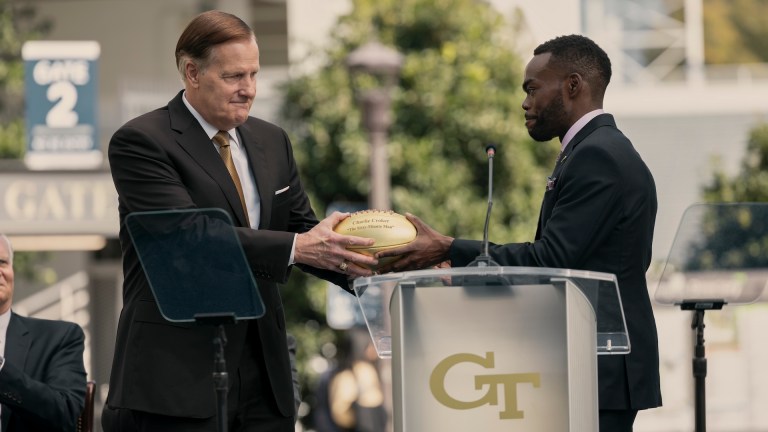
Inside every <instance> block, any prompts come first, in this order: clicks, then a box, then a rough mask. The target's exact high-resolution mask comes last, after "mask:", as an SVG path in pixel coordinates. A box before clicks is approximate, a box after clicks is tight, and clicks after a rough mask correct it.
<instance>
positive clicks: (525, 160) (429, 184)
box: [282, 0, 559, 387]
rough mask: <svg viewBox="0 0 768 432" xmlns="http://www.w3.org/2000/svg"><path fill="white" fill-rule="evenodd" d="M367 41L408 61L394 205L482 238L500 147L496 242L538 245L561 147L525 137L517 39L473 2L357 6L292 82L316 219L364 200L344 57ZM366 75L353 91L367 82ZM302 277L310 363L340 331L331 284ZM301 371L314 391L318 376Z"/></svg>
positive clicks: (293, 317)
mask: <svg viewBox="0 0 768 432" xmlns="http://www.w3.org/2000/svg"><path fill="white" fill-rule="evenodd" d="M371 40H378V41H379V42H381V43H383V44H385V45H389V46H392V47H394V48H396V49H397V50H399V51H400V52H401V53H402V54H403V55H404V64H403V68H402V71H401V74H400V79H399V82H398V84H397V86H396V89H395V90H394V92H393V108H392V110H393V125H392V127H391V129H390V134H389V143H388V147H387V148H388V153H389V164H390V170H391V181H392V193H391V200H392V206H393V209H394V210H395V211H398V212H401V213H404V212H411V213H414V214H416V215H418V216H420V217H421V218H423V219H424V220H425V221H426V222H427V223H429V224H430V225H432V226H434V227H435V228H436V229H438V230H440V231H441V232H444V233H446V234H450V235H455V236H461V237H465V238H481V237H482V230H483V225H484V220H485V211H486V198H487V187H488V180H487V158H486V155H485V151H484V150H485V145H486V144H487V143H490V142H493V143H498V144H499V153H498V155H497V157H496V158H495V161H494V183H495V191H494V207H493V213H492V218H491V225H490V227H491V228H490V238H491V240H492V241H493V240H495V241H497V242H509V241H525V240H530V239H532V238H533V236H534V233H535V229H536V221H537V219H538V209H539V206H540V203H541V198H542V195H543V192H544V190H545V182H546V177H547V175H549V173H550V170H551V168H552V165H553V163H554V158H555V155H556V153H557V151H558V150H559V149H558V147H557V145H554V144H553V145H546V144H541V143H535V142H533V141H532V140H531V139H530V138H529V137H528V135H527V132H526V131H525V128H524V125H523V111H522V109H521V108H520V105H521V103H522V100H523V98H524V95H523V93H522V90H521V84H522V70H523V63H522V62H521V61H520V59H519V57H518V56H517V55H516V54H515V53H514V52H513V50H512V47H513V42H514V34H512V30H511V26H510V25H509V24H507V23H505V22H504V19H503V17H502V16H501V15H500V14H499V13H498V12H497V11H496V10H495V9H493V8H492V7H490V6H489V5H488V4H486V3H485V2H482V1H477V0H354V1H353V10H352V12H351V13H350V14H349V15H347V16H344V17H342V18H341V19H340V21H339V22H338V24H337V25H336V26H335V28H334V31H333V35H332V41H333V42H332V46H331V47H330V48H329V49H328V50H327V51H324V52H318V53H316V55H319V56H322V57H321V58H322V59H323V61H324V66H323V67H322V68H321V69H319V70H318V71H316V72H314V73H312V74H309V75H306V76H301V77H298V78H296V79H293V80H291V81H290V82H288V83H287V85H286V86H285V88H284V92H285V103H284V106H283V109H282V114H283V117H284V123H283V124H284V126H286V129H287V130H288V131H289V132H290V133H291V135H292V136H291V138H292V141H293V144H294V148H295V154H296V159H297V163H298V164H299V170H300V172H301V173H302V178H303V181H304V185H305V187H306V188H307V191H308V193H309V195H310V198H311V200H312V202H313V206H314V208H315V209H316V211H318V213H319V216H322V215H324V214H325V209H326V208H327V206H328V205H329V204H331V203H333V202H353V203H365V202H367V198H368V194H369V189H370V184H369V145H368V137H367V135H366V132H365V130H364V129H363V127H362V126H361V113H360V110H359V109H358V104H357V102H356V99H355V88H354V87H355V86H353V79H352V77H350V74H349V73H348V71H347V68H346V67H345V59H346V57H347V55H348V54H349V53H350V52H351V51H352V50H354V49H355V48H357V47H358V46H360V45H362V44H364V43H366V42H368V41H371ZM366 78H367V79H366ZM370 78H371V77H363V79H359V80H357V79H356V84H357V85H366V83H367V84H368V85H370V83H371V82H372V80H371V79H370ZM298 273H299V272H294V275H295V276H293V278H292V281H291V284H290V286H289V287H287V288H286V290H285V292H286V293H287V294H286V296H285V300H286V310H287V311H288V314H289V321H291V322H290V323H289V324H288V325H289V331H290V332H291V333H294V334H296V335H297V336H299V337H306V338H310V339H311V340H308V339H305V340H302V341H300V342H301V346H300V351H302V350H305V352H304V353H301V352H300V355H302V356H306V355H313V354H316V353H318V352H319V349H321V348H322V347H323V346H327V345H328V344H331V343H332V342H333V339H332V337H333V334H331V333H330V332H329V331H327V330H326V327H325V321H324V307H325V290H324V289H322V287H323V283H318V282H317V280H314V279H313V280H308V279H307V278H306V277H305V276H304V275H302V274H298ZM318 288H319V289H318ZM307 323H309V324H307ZM325 338H328V339H325ZM300 360H305V358H301V359H300ZM305 367H306V366H303V368H305ZM303 370H304V372H305V376H304V379H305V382H307V383H309V385H308V386H309V387H311V386H312V383H313V379H314V377H313V376H311V374H310V373H309V372H308V371H306V369H303Z"/></svg>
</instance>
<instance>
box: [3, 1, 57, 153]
mask: <svg viewBox="0 0 768 432" xmlns="http://www.w3.org/2000/svg"><path fill="white" fill-rule="evenodd" d="M50 28H51V23H50V21H48V20H40V19H38V18H37V17H36V13H35V9H34V7H33V6H29V5H25V4H20V3H19V2H14V1H11V0H0V158H19V157H21V156H22V154H23V153H24V148H25V138H24V136H25V134H24V102H23V101H24V99H23V98H24V63H23V62H22V60H21V46H22V45H23V44H24V42H26V41H27V40H31V39H37V38H39V37H41V36H42V35H44V34H46V33H48V31H50Z"/></svg>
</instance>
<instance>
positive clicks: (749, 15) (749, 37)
mask: <svg viewBox="0 0 768 432" xmlns="http://www.w3.org/2000/svg"><path fill="white" fill-rule="evenodd" d="M767 17H768V2H766V1H765V0H704V51H705V52H704V56H705V58H706V62H707V63H709V64H733V63H755V62H768V18H767Z"/></svg>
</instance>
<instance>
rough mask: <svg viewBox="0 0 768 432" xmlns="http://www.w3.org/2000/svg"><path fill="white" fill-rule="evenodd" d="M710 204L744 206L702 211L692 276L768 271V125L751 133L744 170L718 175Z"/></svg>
mask: <svg viewBox="0 0 768 432" xmlns="http://www.w3.org/2000/svg"><path fill="white" fill-rule="evenodd" d="M703 197H704V200H705V201H706V202H708V203H744V204H739V205H718V206H712V207H707V208H702V209H701V210H700V211H704V212H705V213H703V214H702V216H701V227H700V233H698V236H697V238H696V239H695V241H693V243H692V244H691V249H690V250H689V251H687V253H688V254H689V258H688V260H687V262H686V267H687V270H710V269H744V268H766V267H768V205H765V204H762V205H755V204H757V203H765V202H768V124H763V125H760V126H757V127H756V128H754V129H753V130H752V131H751V132H750V136H749V141H748V143H747V151H746V153H745V155H744V158H743V159H742V163H741V170H740V172H739V173H738V174H736V175H735V176H732V177H731V176H729V175H727V174H726V173H725V172H724V171H723V170H722V168H721V167H717V168H716V169H715V173H714V175H713V178H712V180H711V182H710V183H709V184H708V185H706V186H705V187H704V189H703Z"/></svg>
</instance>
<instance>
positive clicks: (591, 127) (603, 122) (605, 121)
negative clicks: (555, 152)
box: [535, 114, 616, 240]
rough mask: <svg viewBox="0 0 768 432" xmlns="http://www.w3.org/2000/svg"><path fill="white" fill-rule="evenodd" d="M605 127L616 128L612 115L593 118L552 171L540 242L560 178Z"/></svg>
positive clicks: (541, 217)
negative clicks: (583, 144) (587, 142)
mask: <svg viewBox="0 0 768 432" xmlns="http://www.w3.org/2000/svg"><path fill="white" fill-rule="evenodd" d="M603 126H612V127H616V122H615V121H614V119H613V116H612V115H610V114H600V115H599V116H597V117H595V118H593V119H592V120H590V121H589V123H587V124H586V125H584V127H583V128H581V130H580V131H579V132H578V133H577V134H576V135H575V136H574V137H573V139H572V140H571V142H570V143H568V146H567V147H566V148H565V151H564V152H563V154H562V155H560V157H559V158H558V160H557V163H556V164H555V168H554V169H553V170H552V175H551V176H549V178H548V179H547V192H549V193H545V194H544V199H543V201H542V203H541V211H540V212H539V223H538V226H537V228H536V237H535V238H536V239H537V240H538V239H539V238H541V234H542V231H543V230H544V225H546V223H547V220H548V219H549V216H550V215H551V214H552V208H554V206H555V202H557V196H558V182H559V180H560V177H561V176H562V174H563V171H564V170H565V168H566V167H567V166H568V163H569V162H570V159H571V155H572V154H573V152H574V150H575V149H576V147H577V146H578V145H579V144H581V142H582V141H584V139H585V138H587V137H588V136H589V135H590V134H592V132H594V131H595V130H597V129H598V128H600V127H603Z"/></svg>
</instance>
